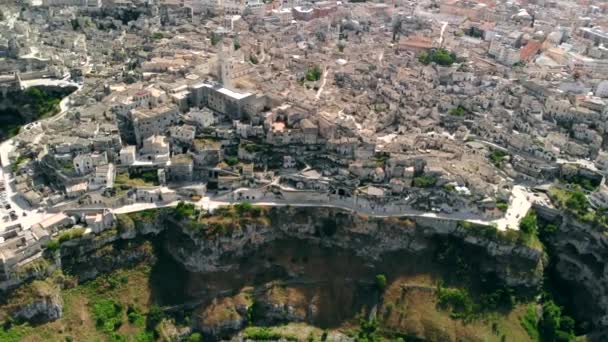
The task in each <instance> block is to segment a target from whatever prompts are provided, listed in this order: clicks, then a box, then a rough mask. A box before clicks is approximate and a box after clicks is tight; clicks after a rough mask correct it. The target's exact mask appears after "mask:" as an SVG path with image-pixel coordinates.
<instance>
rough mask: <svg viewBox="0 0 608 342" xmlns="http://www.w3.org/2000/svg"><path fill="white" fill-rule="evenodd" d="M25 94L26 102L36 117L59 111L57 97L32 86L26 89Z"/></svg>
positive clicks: (58, 99)
mask: <svg viewBox="0 0 608 342" xmlns="http://www.w3.org/2000/svg"><path fill="white" fill-rule="evenodd" d="M25 96H26V97H27V99H28V104H29V105H30V106H31V107H33V109H34V112H35V114H36V117H37V118H39V119H40V118H44V117H47V116H50V115H53V114H55V113H57V112H58V111H59V102H61V99H60V98H59V97H55V96H52V95H50V94H49V93H47V92H45V91H43V90H40V89H38V88H34V87H32V88H29V89H28V90H26V91H25Z"/></svg>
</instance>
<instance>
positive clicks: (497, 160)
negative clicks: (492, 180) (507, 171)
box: [490, 150, 509, 167]
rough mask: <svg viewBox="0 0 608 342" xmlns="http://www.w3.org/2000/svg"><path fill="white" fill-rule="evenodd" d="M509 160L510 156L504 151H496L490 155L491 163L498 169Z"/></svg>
mask: <svg viewBox="0 0 608 342" xmlns="http://www.w3.org/2000/svg"><path fill="white" fill-rule="evenodd" d="M507 159H509V154H508V153H507V152H505V151H502V150H494V151H492V153H490V161H491V162H492V164H494V165H495V166H496V167H501V166H502V164H503V163H504V162H505V160H507Z"/></svg>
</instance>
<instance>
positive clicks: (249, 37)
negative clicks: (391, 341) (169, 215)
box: [0, 0, 608, 281]
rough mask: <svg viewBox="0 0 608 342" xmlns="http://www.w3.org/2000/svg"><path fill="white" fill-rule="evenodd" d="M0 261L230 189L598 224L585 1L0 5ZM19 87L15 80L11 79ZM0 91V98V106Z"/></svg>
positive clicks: (7, 266) (601, 156)
mask: <svg viewBox="0 0 608 342" xmlns="http://www.w3.org/2000/svg"><path fill="white" fill-rule="evenodd" d="M2 3H3V5H2V6H1V7H0V10H1V12H0V15H1V16H0V19H1V21H0V87H1V90H2V96H3V99H4V101H6V99H7V98H9V97H10V96H11V94H19V93H24V92H25V93H27V92H28V91H29V90H30V89H54V90H55V91H64V92H65V93H66V94H67V96H65V97H64V98H62V99H61V100H60V101H56V102H54V104H55V105H56V108H53V109H54V111H55V113H54V115H52V116H44V117H37V118H36V120H33V121H32V122H29V123H27V124H24V125H23V126H22V127H21V128H20V129H18V130H17V131H15V132H13V135H9V134H8V133H6V132H5V133H6V134H5V138H6V140H5V141H4V142H3V143H2V145H1V147H0V158H1V163H2V169H1V173H2V177H1V180H2V186H1V189H2V194H1V201H2V204H1V205H2V209H1V210H2V213H1V216H0V217H2V221H1V222H0V223H1V225H2V233H1V234H2V236H1V237H0V241H1V244H0V255H1V259H0V266H1V267H0V274H1V277H2V280H4V281H7V280H10V278H11V274H12V272H13V270H14V269H15V268H16V267H19V266H20V265H23V264H26V263H28V262H31V261H32V260H35V259H36V258H37V257H39V256H40V255H41V253H42V251H43V250H44V248H45V247H44V246H45V243H46V242H47V241H49V240H50V239H51V238H52V237H53V236H56V235H57V234H59V233H60V232H61V231H62V230H64V229H67V228H71V227H74V226H80V227H83V228H85V234H94V233H99V232H101V231H103V230H105V229H108V228H110V227H112V226H113V224H114V219H115V215H116V214H120V213H129V212H136V211H141V210H145V209H149V208H158V207H166V206H175V205H176V204H177V203H178V202H180V201H184V202H188V203H194V204H195V205H196V206H198V207H199V208H201V209H203V210H213V208H215V207H217V206H219V205H222V204H226V203H237V202H244V201H248V202H251V203H259V204H265V205H271V206H272V205H274V206H284V205H290V206H326V207H337V208H343V209H347V210H352V211H356V212H361V213H365V214H367V215H372V216H373V215H376V216H381V217H384V216H387V217H388V216H401V215H411V216H416V215H419V216H433V217H439V218H445V219H448V220H449V219H454V220H468V221H471V222H482V223H486V224H490V225H494V226H496V227H497V228H498V229H499V230H510V229H518V222H519V220H520V219H521V218H522V216H524V215H525V213H526V212H527V211H528V209H529V208H530V207H531V206H533V205H539V206H543V207H547V208H551V207H559V206H561V205H564V206H566V207H570V208H571V209H572V208H575V207H576V205H577V200H578V201H579V202H580V200H581V197H582V198H583V201H584V202H585V203H587V204H588V206H589V207H588V208H586V209H585V210H586V212H585V213H584V215H582V216H584V217H586V218H587V219H592V220H596V221H599V222H602V224H606V223H607V222H608V218H607V217H606V216H604V215H605V212H604V210H603V209H602V208H605V207H606V206H607V205H608V192H607V190H606V187H605V185H604V175H605V174H606V172H608V171H607V170H608V153H607V152H606V151H605V150H604V148H605V146H606V142H605V141H604V137H605V136H606V133H607V131H608V120H607V119H608V14H607V13H608V3H606V2H605V1H600V0H581V1H570V0H518V1H502V0H430V1H426V0H425V1H411V0H409V1H408V0H391V1H387V2H359V1H356V2H355V1H317V2H309V1H304V0H301V1H300V0H289V1H281V0H278V1H277V0H274V1H272V0H269V1H266V0H264V1H262V0H21V1H10V0H3V1H2ZM30 95H31V94H30ZM3 103H4V102H3Z"/></svg>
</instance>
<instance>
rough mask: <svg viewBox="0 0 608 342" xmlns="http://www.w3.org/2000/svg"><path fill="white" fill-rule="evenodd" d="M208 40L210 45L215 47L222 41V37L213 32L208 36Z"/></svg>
mask: <svg viewBox="0 0 608 342" xmlns="http://www.w3.org/2000/svg"><path fill="white" fill-rule="evenodd" d="M209 39H210V40H211V45H212V46H216V45H217V43H219V42H220V41H221V40H222V37H221V36H220V35H219V34H217V33H215V32H211V35H209Z"/></svg>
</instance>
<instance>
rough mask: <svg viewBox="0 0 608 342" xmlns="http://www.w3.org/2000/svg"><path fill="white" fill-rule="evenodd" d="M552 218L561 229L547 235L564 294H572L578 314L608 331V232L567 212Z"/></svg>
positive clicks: (555, 273)
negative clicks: (567, 214) (580, 220)
mask: <svg viewBox="0 0 608 342" xmlns="http://www.w3.org/2000/svg"><path fill="white" fill-rule="evenodd" d="M551 221H552V222H554V223H557V226H558V229H557V230H556V231H555V232H553V233H551V234H545V235H546V236H545V237H544V242H545V244H546V245H547V247H548V251H549V253H550V255H551V260H552V265H551V269H550V271H551V274H552V276H554V277H555V278H556V279H558V280H559V281H560V285H561V286H562V287H563V292H565V293H563V295H564V297H570V298H569V300H568V301H569V302H570V304H571V307H572V308H574V311H575V314H576V316H578V317H580V318H582V319H584V320H587V321H590V322H592V323H593V324H594V326H597V327H598V328H599V330H604V333H606V334H608V267H607V266H606V265H608V235H607V234H606V232H603V231H601V230H599V229H598V228H596V227H594V226H593V225H591V224H586V223H581V222H579V221H577V220H575V219H573V218H572V217H570V216H566V215H564V216H560V217H557V218H555V217H552V218H551ZM560 221H561V223H560ZM604 336H606V335H604Z"/></svg>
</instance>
